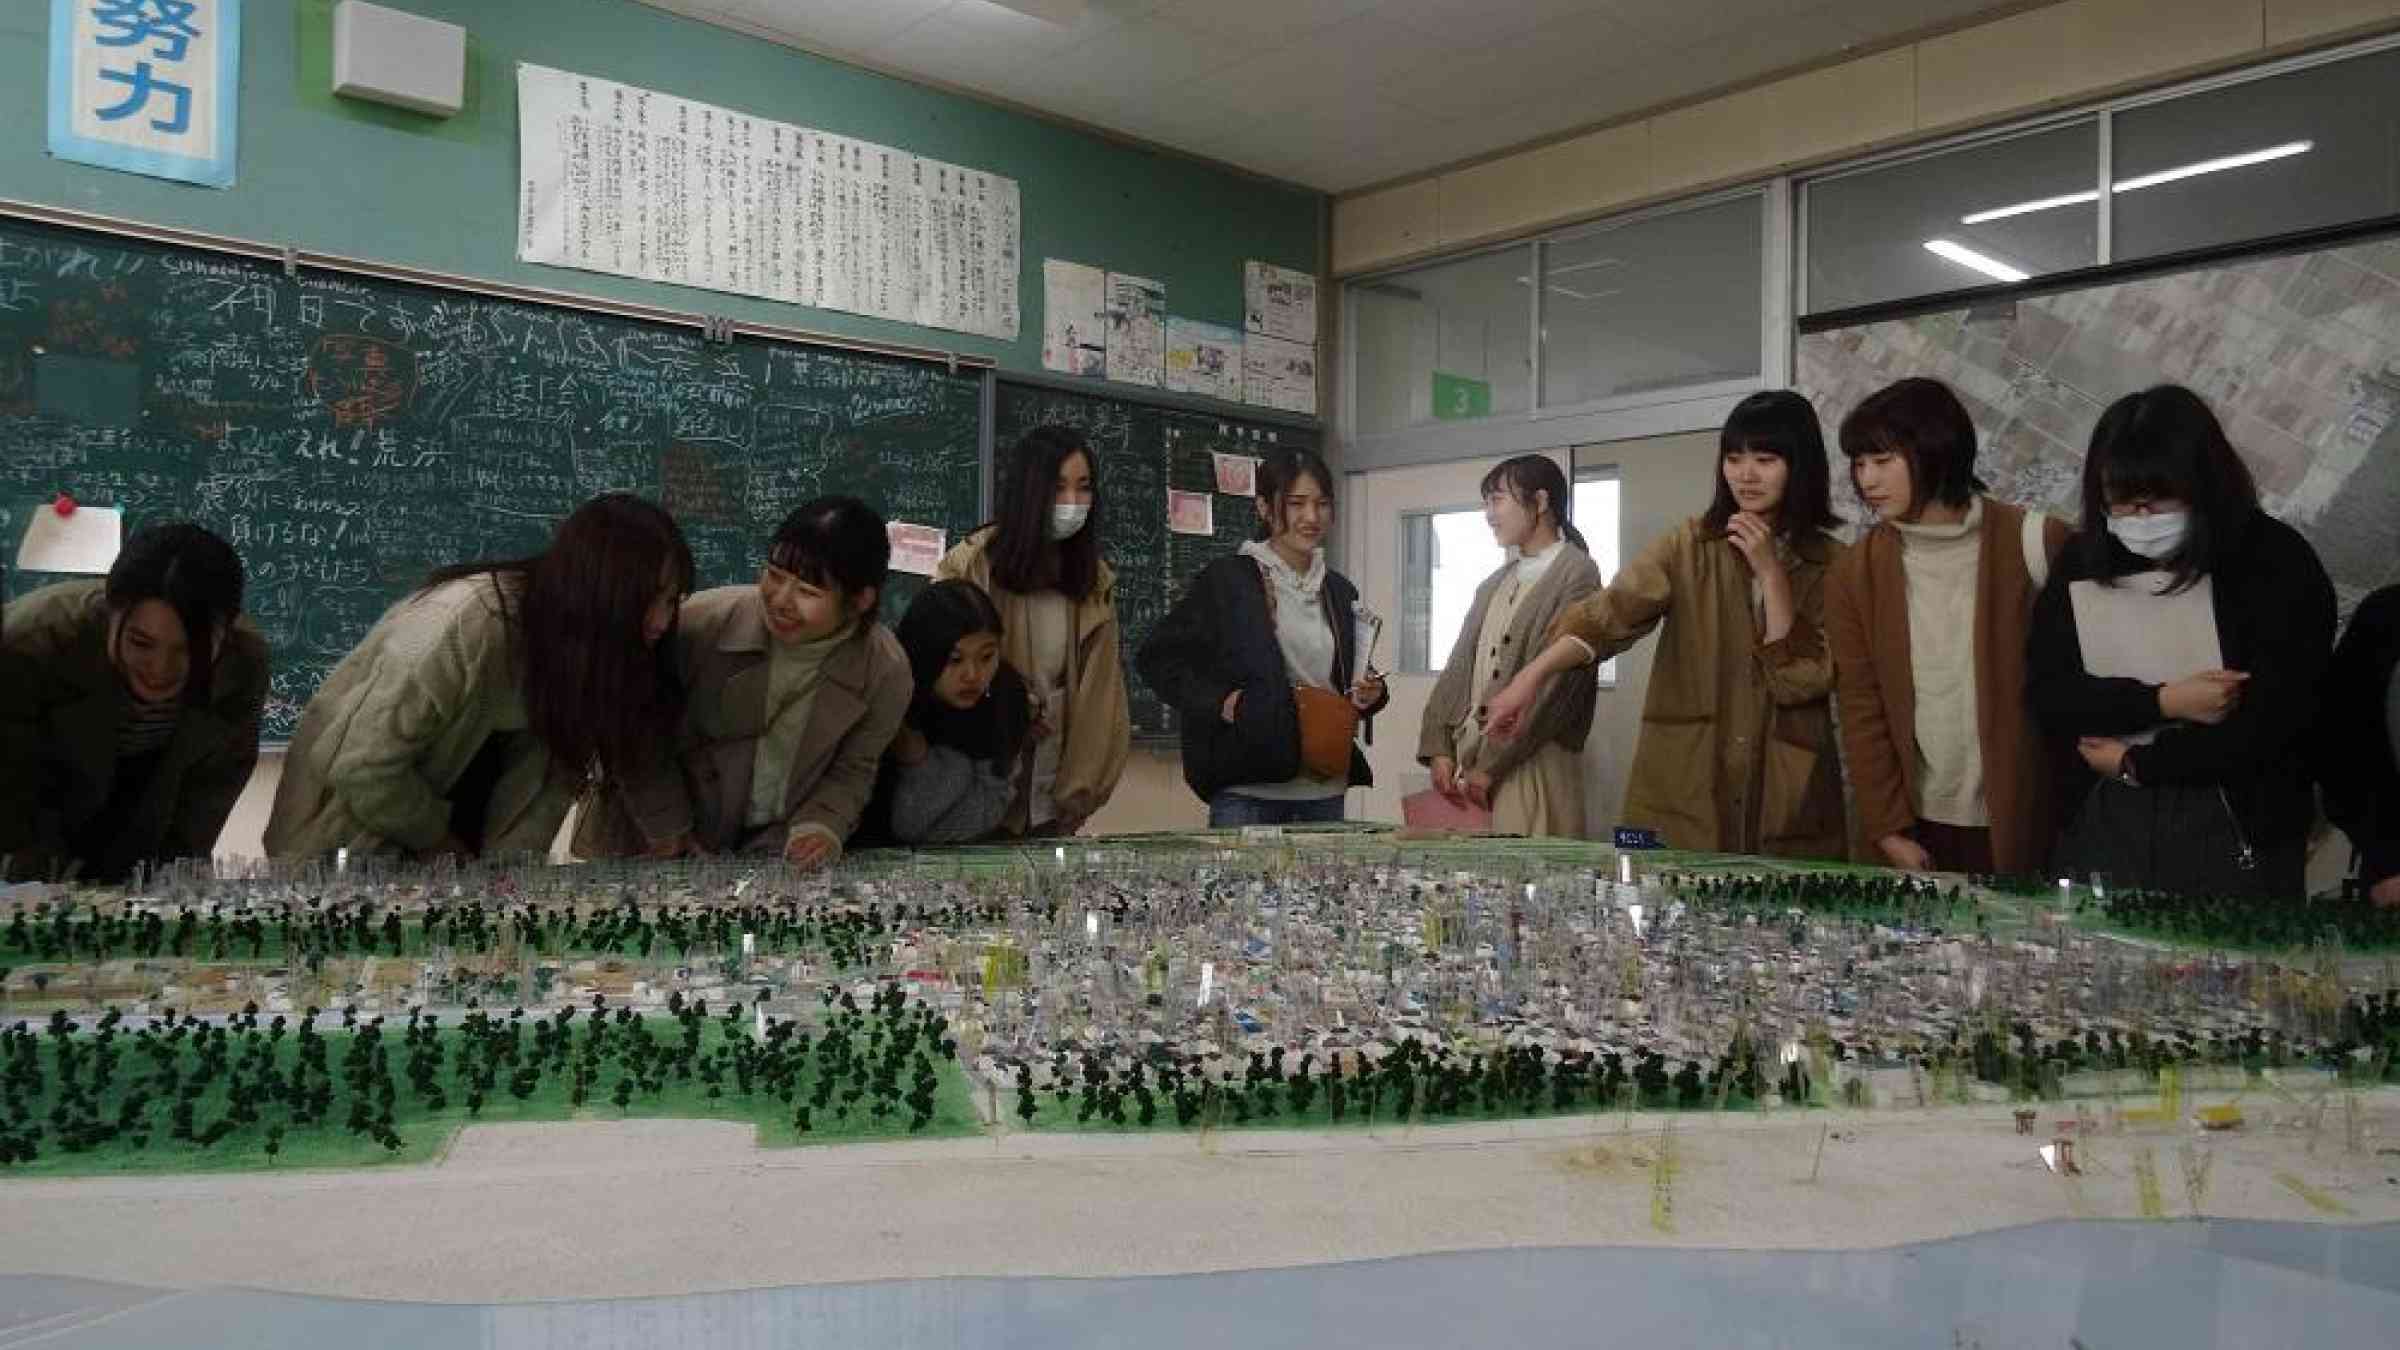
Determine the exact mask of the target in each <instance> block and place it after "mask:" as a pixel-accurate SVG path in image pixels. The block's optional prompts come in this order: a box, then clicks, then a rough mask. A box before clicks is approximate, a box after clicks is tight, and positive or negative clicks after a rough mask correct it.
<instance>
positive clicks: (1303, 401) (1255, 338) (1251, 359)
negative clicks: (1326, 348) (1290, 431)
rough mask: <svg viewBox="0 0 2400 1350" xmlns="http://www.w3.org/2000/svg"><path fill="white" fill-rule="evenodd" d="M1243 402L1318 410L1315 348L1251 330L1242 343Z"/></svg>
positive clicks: (1285, 409) (1289, 408) (1309, 410)
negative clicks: (1246, 339)
mask: <svg viewBox="0 0 2400 1350" xmlns="http://www.w3.org/2000/svg"><path fill="white" fill-rule="evenodd" d="M1242 401H1243V402H1244V403H1256V404H1259V405H1261V406H1264V407H1268V408H1281V409H1283V410H1284V411H1285V412H1297V413H1314V412H1315V411H1316V410H1317V349H1316V348H1314V347H1311V346H1309V345H1307V344H1306V343H1301V342H1278V341H1276V340H1275V339H1274V338H1271V337H1267V336H1264V335H1262V334H1259V333H1252V334H1251V335H1250V338H1249V340H1248V341H1247V342H1245V343H1243V344H1242Z"/></svg>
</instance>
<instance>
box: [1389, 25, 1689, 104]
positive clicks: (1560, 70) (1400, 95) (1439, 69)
mask: <svg viewBox="0 0 2400 1350" xmlns="http://www.w3.org/2000/svg"><path fill="white" fill-rule="evenodd" d="M1663 56H1664V54H1663V53H1660V52H1658V51H1657V50H1656V49H1655V48H1653V47H1652V45H1651V44H1650V43H1649V41H1648V40H1647V39H1645V38H1643V37H1642V36H1641V35H1640V34H1638V33H1636V32H1634V31H1633V30H1632V29H1630V28H1627V27H1626V26H1625V25H1624V24H1623V23H1622V22H1621V21H1619V20H1617V19H1615V18H1613V17H1611V16H1609V15H1607V14H1601V13H1591V14H1582V15H1578V16H1576V17H1574V18H1571V19H1561V20H1558V21H1556V22H1553V23H1548V24H1544V25H1542V26H1541V27H1540V28H1536V29H1533V30H1531V31H1529V32H1525V33H1521V34H1519V35H1517V36H1515V37H1512V38H1504V39H1502V40H1501V41H1499V42H1496V43H1493V44H1491V45H1489V46H1486V47H1482V48H1478V49H1476V50H1474V51H1470V52H1464V53H1461V54H1459V55H1456V56H1446V57H1442V58H1438V59H1436V60H1434V61H1433V62H1430V63H1428V64H1426V65H1424V66H1419V67H1416V68H1413V69H1411V70H1408V71H1405V72H1403V73H1402V74H1400V75H1398V76H1395V77H1394V78H1392V79H1390V80H1387V81H1385V82H1384V85H1383V91H1384V94H1385V95H1386V96H1387V97H1389V98H1390V99H1391V100H1392V101H1394V102H1396V103H1399V104H1402V105H1403V106H1406V107H1410V108H1414V109H1416V110H1417V111H1419V112H1422V113H1428V114H1431V115H1432V116H1435V117H1440V118H1450V119H1458V118H1471V117H1477V116H1481V115H1483V114H1486V113H1489V112H1490V111H1491V110H1492V109H1494V108H1499V107H1503V106H1506V105H1507V104H1510V103H1516V102H1522V101H1524V100H1525V99H1527V98H1531V97H1536V96H1539V95H1543V94H1550V93H1558V92H1564V91H1581V90H1586V89H1588V88H1590V87H1591V86H1592V84H1593V82H1595V81H1598V80H1603V79H1605V78H1606V76H1607V74H1608V73H1609V72H1612V71H1617V70H1623V69H1627V68H1631V67H1636V66H1648V67H1656V66H1657V65H1659V64H1660V62H1661V61H1662V60H1663Z"/></svg>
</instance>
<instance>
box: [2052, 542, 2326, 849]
mask: <svg viewBox="0 0 2400 1350" xmlns="http://www.w3.org/2000/svg"><path fill="white" fill-rule="evenodd" d="M2078 542H2080V541H2078ZM2108 556H2109V559H2110V563H2111V566H2110V568H2109V571H2110V573H2111V574H2112V575H2118V576H2122V575H2127V574H2130V573H2132V572H2135V571H2139V570H2141V569H2143V568H2146V567H2148V566H2149V565H2150V564H2148V563H2146V562H2144V561H2143V560H2141V559H2139V558H2137V557H2135V556H2134V555H2133V554H2132V553H2130V552H2128V551H2127V550H2126V549H2125V548H2124V547H2123V546H2122V545H2120V544H2116V543H2115V542H2114V541H2111V543H2110V546H2109V553H2108ZM2082 558H2083V550H2082V549H2081V548H2079V547H2077V546H2076V545H2074V544H2070V545H2069V546H2068V548H2067V550H2066V551H2065V552H2064V553H2063V554H2061V555H2060V557H2059V560H2058V565H2057V567H2056V568H2055V569H2054V570H2053V571H2052V572H2051V574H2050V583H2049V585H2048V586H2046V587H2044V588H2043V590H2042V595H2041V599H2040V600H2038V601H2036V602H2035V604H2034V610H2033V627H2032V632H2031V634H2030V636H2029V637H2028V639H2027V643H2026V657H2025V676H2026V678H2025V693H2026V698H2027V700H2028V701H2029V702H2030V703H2031V704H2032V705H2033V715H2034V717H2035V719H2036V720H2038V721H2039V722H2040V723H2041V727H2042V731H2043V732H2044V733H2045V734H2046V735H2049V736H2053V737H2057V738H2060V739H2062V740H2064V741H2067V742H2070V743H2071V742H2072V741H2074V739H2075V738H2077V737H2080V736H2122V735H2126V734H2128V733H2131V732H2136V731H2144V730H2147V729H2149V728H2151V727H2154V726H2157V725H2158V724H2159V721H2160V717H2159V711H2158V690H2159V687H2158V686H2157V685H2155V684H2145V683H2143V682H2142V681H2140V680H2130V679H2100V678H2097V677H2094V676H2090V675H2086V674H2085V673H2084V670H2083V644H2082V642H2081V641H2080V640H2079V639H2078V638H2077V636H2076V633H2075V606H2074V602H2073V600H2072V599H2071V598H2070V597H2069V595H2068V590H2067V588H2068V586H2069V585H2070V584H2072V583H2074V582H2076V581H2082V580H2086V579H2088V578H2090V577H2091V575H2092V573H2091V571H2090V569H2089V568H2088V566H2086V565H2085V563H2084V562H2083V561H2082ZM2210 575H2211V583H2212V592H2213V597H2214V602H2215V606H2214V607H2215V609H2216V615H2217V641H2218V644H2219V645H2220V646H2221V647H2222V648H2223V650H2224V655H2225V668H2226V669H2228V670H2238V671H2242V672H2245V673H2246V674H2248V675H2249V676H2250V679H2249V682H2248V683H2247V684H2245V685H2243V687H2242V699H2241V702H2240V703H2239V704H2237V705H2236V706H2235V707H2234V710H2233V712H2232V713H2231V714H2230V715H2228V716H2227V717H2226V719H2225V720H2224V721H2223V722H2221V723H2219V724H2217V725H2216V726H2197V725H2188V726H2175V727H2170V728H2168V729H2167V730H2165V731H2162V732H2160V733H2159V736H2158V739H2157V740H2155V741H2152V742H2151V743H2150V744H2148V745H2144V746H2140V747H2138V748H2136V749H2135V750H2134V751H2133V762H2134V772H2135V774H2136V775H2138V776H2139V777H2140V779H2141V781H2142V784H2143V785H2144V786H2145V787H2165V786H2169V785H2176V784H2188V785H2196V786H2216V787H2222V788H2224V789H2225V793H2226V799H2227V801H2228V802H2229V803H2230V804H2231V806H2232V807H2233V810H2234V812H2235V813H2236V814H2237V815H2238V816H2239V817H2240V819H2241V823H2242V827H2243V829H2244V831H2245V832H2246V833H2247V834H2248V836H2249V839H2250V842H2251V843H2253V844H2255V845H2258V846H2259V847H2261V848H2264V847H2267V846H2269V845H2273V844H2289V843H2291V842H2292V841H2294V840H2297V839H2300V838H2303V837H2305V836H2306V835H2307V833H2308V830H2309V826H2310V824H2311V823H2312V822H2313V820H2314V817H2315V814H2316V809H2315V801H2314V794H2313V793H2311V791H2310V788H2309V772H2308V765H2307V756H2306V746H2307V740H2308V731H2309V728H2310V726H2311V725H2312V724H2313V723H2314V722H2315V710H2316V704H2317V694H2318V687H2319V685H2320V684H2321V682H2322V681H2323V679H2324V677H2325V667H2326V663H2327V661H2328V660H2329V659H2330V658H2331V656H2332V653H2333V632H2334V626H2335V624H2336V611H2335V607H2334V599H2333V582H2332V581H2331V580H2330V579H2329V578H2327V577H2326V575H2325V567H2324V565H2323V564H2322V563H2319V562H2318V561H2317V553H2316V550H2315V549H2313V548H2310V547H2309V545H2308V541H2307V540H2305V539H2303V538H2301V537H2300V532H2299V531H2297V530H2295V529H2293V528H2292V527H2291V526H2289V525H2286V524H2284V523H2283V522H2282V521H2280V520H2277V519H2275V518H2274V517H2273V516H2270V515H2268V514H2267V513H2265V512H2264V511H2260V512H2256V513H2254V514H2253V515H2252V516H2251V518H2250V519H2249V521H2247V522H2246V523H2245V524H2244V525H2243V526H2242V527H2241V528H2240V529H2239V530H2238V531H2236V532H2234V533H2233V535H2232V537H2231V538H2229V539H2228V540H2227V541H2226V547H2225V548H2224V550H2223V552H2222V553H2221V555H2220V556H2219V557H2218V559H2217V560H2216V565H2215V566H2214V567H2213V568H2212V569H2211V573H2210ZM2093 781H2094V780H2093V778H2092V776H2091V773H2090V771H2089V770H2085V771H2084V772H2083V773H2082V775H2081V777H2080V779H2079V781H2078V783H2077V789H2078V793H2079V794H2080V792H2081V791H2082V790H2087V789H2088V788H2089V787H2090V786H2091V784H2092V782H2093Z"/></svg>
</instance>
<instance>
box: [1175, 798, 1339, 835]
mask: <svg viewBox="0 0 2400 1350" xmlns="http://www.w3.org/2000/svg"><path fill="white" fill-rule="evenodd" d="M1346 800H1347V798H1343V797H1317V798H1313V799H1302V800H1299V801H1275V800H1272V799H1270V798H1266V797H1245V796H1243V795H1242V794H1241V793H1239V792H1236V791H1234V790H1233V789H1231V788H1227V789H1226V790H1225V791H1223V792H1220V793H1218V794H1217V795H1216V796H1214V797H1211V798H1209V799H1208V827H1209V828H1210V829H1212V830H1230V829H1232V828H1234V827H1235V826H1237V825H1312V824H1315V823H1317V822H1319V821H1327V820H1340V819H1341V818H1342V804H1343V803H1344V802H1345V801H1346Z"/></svg>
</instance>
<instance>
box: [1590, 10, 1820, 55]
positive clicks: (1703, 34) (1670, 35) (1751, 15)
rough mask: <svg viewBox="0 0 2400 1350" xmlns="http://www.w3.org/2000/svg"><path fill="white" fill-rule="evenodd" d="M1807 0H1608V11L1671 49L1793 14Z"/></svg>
mask: <svg viewBox="0 0 2400 1350" xmlns="http://www.w3.org/2000/svg"><path fill="white" fill-rule="evenodd" d="M1806 3H1807V0H1608V11H1609V13H1611V14H1614V15H1615V16H1617V17H1618V18H1620V19H1623V20H1624V21H1625V22H1626V24H1627V25H1629V26H1631V27H1632V28H1634V29H1637V30H1639V31H1640V32H1641V33H1642V34H1643V35H1644V36H1645V37H1648V38H1650V39H1651V40H1652V41H1654V42H1656V43H1658V45H1660V46H1661V47H1666V48H1670V49H1675V48H1683V47H1691V46H1696V45H1698V44H1699V43H1702V42H1706V41H1708V40H1709V39H1711V38H1719V37H1723V36H1724V35H1725V34H1727V33H1730V32H1732V31H1733V30H1735V29H1737V28H1742V27H1746V26H1748V25H1751V24H1756V23H1767V22H1773V21H1775V20H1779V19H1783V18H1786V17H1788V16H1790V15H1791V14H1792V13H1793V12H1795V11H1796V10H1799V9H1801V8H1803V7H1804V5H1805V4H1806Z"/></svg>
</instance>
